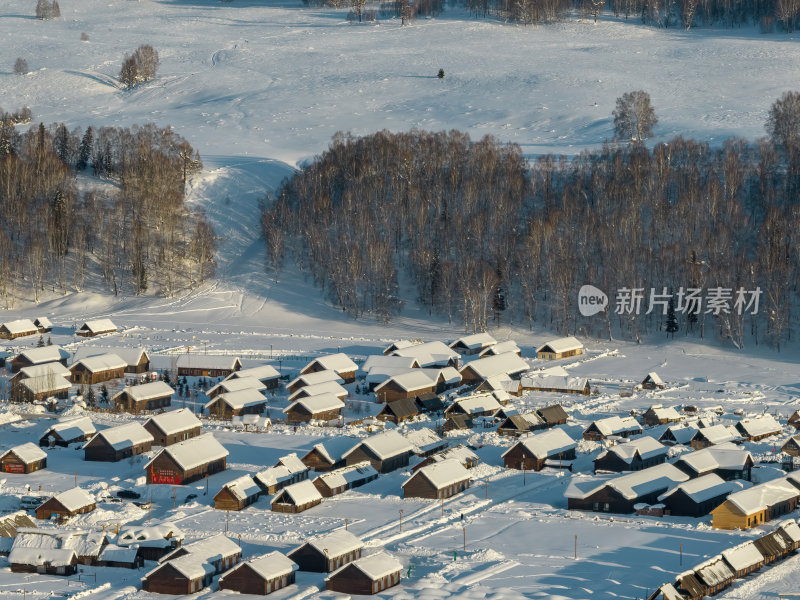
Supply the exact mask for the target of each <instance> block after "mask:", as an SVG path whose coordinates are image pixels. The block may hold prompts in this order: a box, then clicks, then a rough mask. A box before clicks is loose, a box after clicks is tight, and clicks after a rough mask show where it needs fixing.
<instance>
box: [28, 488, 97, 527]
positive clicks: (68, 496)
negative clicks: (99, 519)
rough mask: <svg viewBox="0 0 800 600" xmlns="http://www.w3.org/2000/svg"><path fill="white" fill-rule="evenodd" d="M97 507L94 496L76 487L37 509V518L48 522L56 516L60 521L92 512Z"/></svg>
mask: <svg viewBox="0 0 800 600" xmlns="http://www.w3.org/2000/svg"><path fill="white" fill-rule="evenodd" d="M96 507H97V505H96V504H95V499H94V496H92V495H91V494H90V493H89V492H87V491H85V490H83V489H81V488H79V487H76V488H72V489H71V490H67V491H65V492H60V493H58V494H56V495H55V496H53V497H51V498H49V499H48V500H45V502H44V503H43V504H41V505H40V506H39V507H38V508H37V509H36V518H37V519H42V520H47V519H51V518H53V516H56V517H57V518H58V519H59V520H61V519H66V518H69V517H73V516H75V515H82V514H85V513H88V512H92V511H93V510H94V509H95V508H96Z"/></svg>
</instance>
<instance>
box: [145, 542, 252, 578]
mask: <svg viewBox="0 0 800 600" xmlns="http://www.w3.org/2000/svg"><path fill="white" fill-rule="evenodd" d="M182 556H193V557H194V558H195V559H196V560H199V561H202V562H206V563H208V564H210V565H211V567H212V571H213V573H214V574H219V573H222V572H223V571H227V570H228V569H230V568H231V567H232V566H233V565H235V564H236V563H238V562H239V559H241V558H242V548H241V546H239V545H238V544H237V543H236V542H234V541H233V540H232V539H230V538H229V537H227V536H225V535H223V534H221V533H219V534H217V535H212V536H211V537H207V538H202V539H199V540H196V541H194V542H191V543H190V544H184V545H182V546H179V547H178V548H176V549H175V550H173V551H172V552H170V553H169V554H165V555H164V556H163V557H161V559H159V562H161V563H162V564H163V563H166V562H169V561H173V560H175V559H176V558H180V557H182Z"/></svg>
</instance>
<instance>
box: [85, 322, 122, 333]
mask: <svg viewBox="0 0 800 600" xmlns="http://www.w3.org/2000/svg"><path fill="white" fill-rule="evenodd" d="M78 330H79V331H91V332H101V331H116V330H117V326H116V325H114V323H113V322H112V321H111V319H92V320H91V321H86V322H85V323H84V324H83V325H81V326H80V327H79V328H78Z"/></svg>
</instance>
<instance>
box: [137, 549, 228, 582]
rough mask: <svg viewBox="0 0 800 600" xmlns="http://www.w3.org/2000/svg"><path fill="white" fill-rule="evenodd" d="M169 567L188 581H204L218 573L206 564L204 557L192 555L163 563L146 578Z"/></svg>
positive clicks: (185, 555)
mask: <svg viewBox="0 0 800 600" xmlns="http://www.w3.org/2000/svg"><path fill="white" fill-rule="evenodd" d="M169 567H172V568H173V569H175V570H176V571H178V573H180V574H181V575H183V576H184V577H186V578H187V579H202V578H203V577H205V576H206V575H211V574H213V573H214V572H215V571H216V569H215V568H214V566H213V565H211V564H210V563H208V562H206V560H204V559H203V557H201V556H197V555H195V554H192V553H190V554H184V555H183V556H179V557H178V558H173V559H170V560H168V561H165V562H162V563H161V564H159V565H158V566H157V567H156V568H155V569H153V570H152V571H150V572H149V573H147V574H146V575H145V578H147V577H150V576H151V575H152V574H153V573H155V572H156V571H160V570H161V569H167V568H169Z"/></svg>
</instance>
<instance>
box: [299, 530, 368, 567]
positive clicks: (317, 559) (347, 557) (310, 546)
mask: <svg viewBox="0 0 800 600" xmlns="http://www.w3.org/2000/svg"><path fill="white" fill-rule="evenodd" d="M363 550H364V542H362V541H361V540H360V539H359V538H357V537H356V536H355V535H353V534H352V533H350V532H349V531H347V530H345V529H338V530H336V531H333V532H331V533H328V534H325V535H321V536H319V537H315V538H311V539H310V540H308V541H307V542H306V543H304V544H303V545H302V546H300V547H299V548H295V549H294V550H292V551H291V552H289V554H287V557H288V558H290V559H291V560H293V561H294V562H296V563H297V565H298V566H299V567H300V570H301V571H309V572H312V573H330V572H331V571H334V570H336V569H338V568H339V567H341V566H342V565H346V564H349V563H351V562H352V561H354V560H357V559H359V558H361V552H362V551H363Z"/></svg>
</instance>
